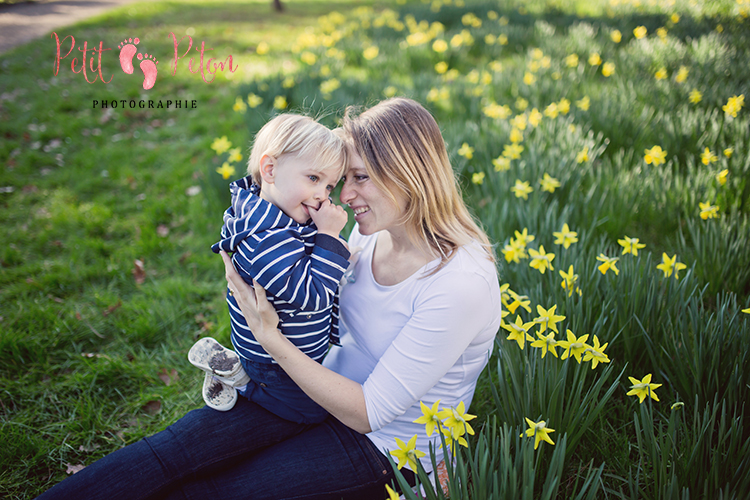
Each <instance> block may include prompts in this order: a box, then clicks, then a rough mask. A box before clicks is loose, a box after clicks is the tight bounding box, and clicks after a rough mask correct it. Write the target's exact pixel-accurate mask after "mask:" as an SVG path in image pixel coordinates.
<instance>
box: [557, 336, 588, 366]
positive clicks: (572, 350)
mask: <svg viewBox="0 0 750 500" xmlns="http://www.w3.org/2000/svg"><path fill="white" fill-rule="evenodd" d="M566 335H567V337H568V340H559V341H558V342H557V345H558V346H559V347H561V348H562V349H564V350H563V353H562V356H560V359H568V358H569V357H571V356H573V357H574V358H576V361H578V364H579V365H580V364H581V356H582V355H583V353H584V352H585V351H586V349H589V348H591V346H590V345H588V344H587V343H586V340H588V338H589V336H588V335H581V336H580V337H578V338H576V335H575V334H574V333H573V332H571V331H570V330H566Z"/></svg>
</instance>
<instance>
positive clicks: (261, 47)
mask: <svg viewBox="0 0 750 500" xmlns="http://www.w3.org/2000/svg"><path fill="white" fill-rule="evenodd" d="M269 50H271V46H270V45H268V44H267V43H266V42H260V43H259V44H258V46H257V47H255V53H256V54H258V55H259V56H262V55H265V54H268V51H269Z"/></svg>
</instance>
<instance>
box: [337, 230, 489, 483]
mask: <svg viewBox="0 0 750 500" xmlns="http://www.w3.org/2000/svg"><path fill="white" fill-rule="evenodd" d="M376 241H377V234H375V235H371V236H362V235H361V234H359V231H358V227H357V226H355V227H354V229H353V230H352V234H351V236H350V238H349V245H350V248H354V247H362V248H363V250H362V253H361V254H360V255H359V259H358V260H357V262H356V264H355V265H354V268H353V273H352V274H351V276H349V275H348V274H347V275H346V276H345V278H347V277H348V282H347V283H346V284H345V285H344V286H343V288H342V289H341V312H340V316H341V325H340V326H341V347H340V348H332V349H331V351H330V353H329V354H328V356H327V357H326V359H325V360H324V362H323V364H324V365H325V366H327V367H328V368H330V369H332V370H334V371H335V372H337V373H339V374H341V375H344V376H346V377H347V378H350V379H352V380H354V381H356V382H359V383H360V384H362V387H363V391H364V396H365V404H366V407H367V417H368V419H369V423H370V427H371V429H372V432H370V433H369V434H368V437H369V438H370V440H371V441H372V442H373V443H374V444H375V445H376V446H377V447H378V449H380V450H382V451H384V452H385V453H386V454H387V453H388V451H390V450H395V449H397V448H398V447H397V445H396V441H395V438H396V437H398V438H400V439H401V440H403V441H404V442H408V441H409V439H411V438H412V436H414V434H417V449H419V450H421V451H424V452H425V453H426V454H427V456H426V457H425V458H423V459H422V465H423V466H424V468H425V470H427V471H428V472H429V471H430V470H431V469H432V464H431V463H430V460H429V443H430V441H432V442H433V446H435V449H436V451H437V454H438V456H437V461H438V462H439V461H440V460H442V450H441V447H440V437H439V436H438V434H437V432H436V433H434V434H433V435H432V437H431V438H428V437H427V434H426V431H425V426H424V424H415V423H414V420H415V419H417V418H419V417H420V416H421V415H422V411H421V407H420V404H419V402H420V401H422V402H424V403H425V404H426V405H428V406H432V404H433V403H434V402H435V401H437V400H440V408H449V407H454V408H455V407H457V406H458V405H459V403H461V402H462V401H463V403H464V405H465V406H466V408H467V409H468V407H469V404H470V403H471V400H472V397H473V396H474V389H475V388H476V382H477V378H478V377H479V374H480V372H481V371H482V369H484V367H485V366H486V364H487V362H488V360H489V356H490V354H491V351H492V346H493V341H494V338H495V335H496V333H497V330H498V328H499V326H500V307H501V306H500V289H499V283H498V279H497V272H496V270H495V266H494V264H493V263H492V262H490V261H489V260H488V259H487V257H486V255H485V254H484V252H483V251H482V250H481V249H480V248H479V246H478V245H471V246H464V247H462V248H461V249H459V250H458V253H457V254H456V256H455V257H454V258H453V259H452V260H451V261H450V262H449V263H448V264H447V265H446V266H445V267H443V269H441V270H440V271H438V272H437V273H435V274H433V275H431V276H427V277H425V274H426V273H429V271H430V270H431V269H434V268H435V267H436V266H437V264H438V263H439V261H438V260H436V261H433V262H431V263H429V264H427V265H426V266H424V267H423V268H422V269H420V270H419V271H417V272H416V273H415V274H414V275H412V276H410V277H408V278H406V279H405V280H403V281H402V282H401V283H398V284H396V285H393V286H383V285H380V284H378V283H377V282H376V281H375V279H374V277H373V274H372V253H373V249H374V248H375V243H376Z"/></svg>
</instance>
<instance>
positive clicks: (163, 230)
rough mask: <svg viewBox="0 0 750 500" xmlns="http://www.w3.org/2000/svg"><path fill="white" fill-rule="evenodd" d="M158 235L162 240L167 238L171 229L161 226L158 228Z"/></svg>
mask: <svg viewBox="0 0 750 500" xmlns="http://www.w3.org/2000/svg"><path fill="white" fill-rule="evenodd" d="M156 234H158V235H159V236H161V237H162V238H166V237H167V236H169V227H167V226H165V225H164V224H159V225H158V226H157V227H156Z"/></svg>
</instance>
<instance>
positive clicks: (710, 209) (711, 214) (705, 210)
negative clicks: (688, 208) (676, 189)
mask: <svg viewBox="0 0 750 500" xmlns="http://www.w3.org/2000/svg"><path fill="white" fill-rule="evenodd" d="M698 207H699V208H700V215H701V219H703V220H707V219H713V218H715V217H718V216H719V207H717V206H715V205H711V202H708V201H707V202H705V203H703V202H699V203H698Z"/></svg>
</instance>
